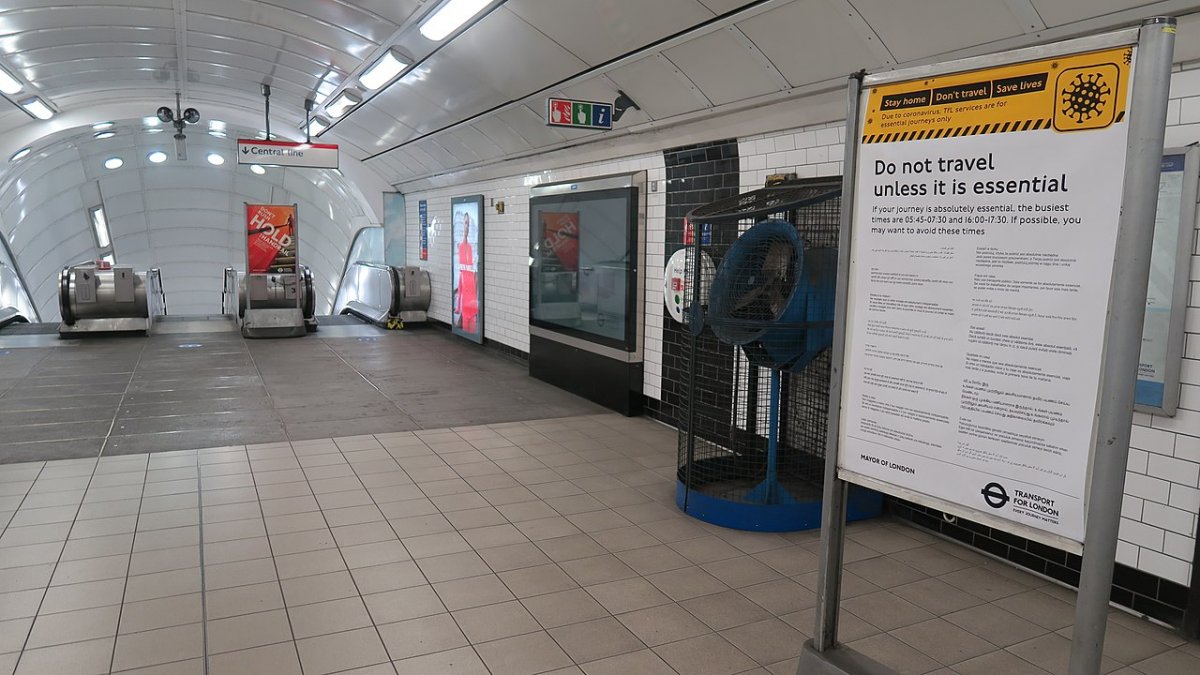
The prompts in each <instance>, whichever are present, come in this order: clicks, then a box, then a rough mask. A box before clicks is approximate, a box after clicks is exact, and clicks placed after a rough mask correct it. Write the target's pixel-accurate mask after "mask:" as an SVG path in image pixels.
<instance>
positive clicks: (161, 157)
mask: <svg viewBox="0 0 1200 675" xmlns="http://www.w3.org/2000/svg"><path fill="white" fill-rule="evenodd" d="M146 159H148V160H150V161H151V162H153V163H154V164H162V163H163V162H165V161H167V153H165V152H163V151H162V150H155V151H154V152H152V153H150V154H148V155H146Z"/></svg>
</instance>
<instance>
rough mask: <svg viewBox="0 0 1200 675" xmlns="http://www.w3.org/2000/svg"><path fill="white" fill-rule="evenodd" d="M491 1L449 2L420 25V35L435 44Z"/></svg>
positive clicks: (453, 0) (463, 0)
mask: <svg viewBox="0 0 1200 675" xmlns="http://www.w3.org/2000/svg"><path fill="white" fill-rule="evenodd" d="M490 4H491V0H449V2H447V3H446V4H444V5H442V6H441V7H439V8H438V10H437V11H436V12H434V13H433V16H431V17H429V18H428V19H426V20H425V23H423V24H421V35H424V36H425V37H427V38H429V39H430V40H433V41H434V42H437V41H439V40H444V39H446V36H447V35H449V34H451V33H453V32H454V31H456V30H458V27H459V26H461V25H463V24H464V23H466V22H468V21H470V20H471V17H473V16H475V15H476V14H478V13H480V12H481V11H483V8H484V7H487V6H488V5H490Z"/></svg>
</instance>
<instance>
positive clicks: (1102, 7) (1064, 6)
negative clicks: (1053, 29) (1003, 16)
mask: <svg viewBox="0 0 1200 675" xmlns="http://www.w3.org/2000/svg"><path fill="white" fill-rule="evenodd" d="M1030 4H1032V5H1033V6H1034V8H1035V9H1037V13H1038V15H1040V16H1041V17H1042V20H1043V21H1045V22H1046V25H1047V26H1061V25H1063V24H1066V23H1071V22H1072V21H1081V20H1083V19H1089V18H1091V17H1094V16H1104V15H1105V14H1112V13H1113V12H1119V11H1121V10H1123V9H1133V8H1135V7H1140V6H1142V5H1145V4H1147V3H1146V2H1141V1H1139V0H1074V1H1072V0H1030Z"/></svg>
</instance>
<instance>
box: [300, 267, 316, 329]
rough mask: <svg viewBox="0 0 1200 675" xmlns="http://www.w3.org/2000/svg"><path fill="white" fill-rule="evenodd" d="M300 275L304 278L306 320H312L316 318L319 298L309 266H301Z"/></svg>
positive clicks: (304, 311)
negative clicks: (314, 288)
mask: <svg viewBox="0 0 1200 675" xmlns="http://www.w3.org/2000/svg"><path fill="white" fill-rule="evenodd" d="M300 274H301V275H302V276H303V278H304V282H303V283H304V309H303V313H304V318H305V319H311V318H313V317H314V316H316V308H317V298H316V293H315V292H314V291H313V273H312V270H310V269H308V267H307V266H305V265H301V266H300Z"/></svg>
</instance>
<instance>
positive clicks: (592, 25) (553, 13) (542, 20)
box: [505, 0, 748, 66]
mask: <svg viewBox="0 0 1200 675" xmlns="http://www.w3.org/2000/svg"><path fill="white" fill-rule="evenodd" d="M733 4H748V3H744V2H742V3H733ZM505 6H506V7H507V8H508V9H509V10H511V11H512V12H514V13H516V14H517V15H518V16H520V17H521V18H522V19H524V20H525V21H527V22H529V24H530V25H531V26H533V27H534V28H537V29H538V30H539V31H541V32H542V33H544V34H545V35H547V36H548V37H550V39H552V40H554V41H555V42H557V43H558V44H560V45H562V46H564V47H566V48H567V49H569V50H570V51H571V53H573V54H575V55H576V56H578V57H579V58H581V59H583V60H584V61H586V62H587V63H588V64H589V65H593V66H595V65H599V64H601V63H604V62H605V61H608V60H609V59H613V58H616V57H618V56H621V55H622V54H625V53H627V52H631V51H633V50H635V49H640V48H642V47H643V46H645V45H647V44H650V43H651V42H655V41H657V40H661V39H662V38H665V37H667V36H669V35H673V34H675V33H678V32H679V31H682V30H686V29H688V28H691V27H692V26H694V25H696V24H698V23H700V22H702V21H706V20H708V19H711V18H713V16H714V15H713V12H712V10H711V9H708V8H707V7H705V6H704V5H703V4H702V3H700V2H697V0H654V2H645V0H593V1H592V2H561V1H560V2H545V1H544V0H510V1H509V2H508V3H506V4H505Z"/></svg>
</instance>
